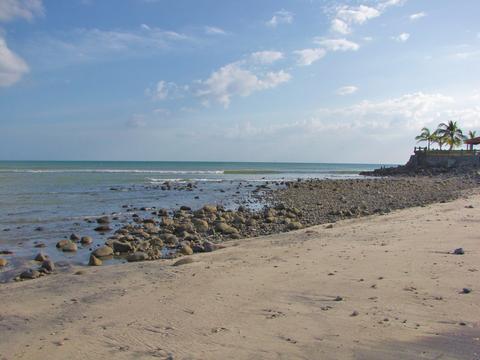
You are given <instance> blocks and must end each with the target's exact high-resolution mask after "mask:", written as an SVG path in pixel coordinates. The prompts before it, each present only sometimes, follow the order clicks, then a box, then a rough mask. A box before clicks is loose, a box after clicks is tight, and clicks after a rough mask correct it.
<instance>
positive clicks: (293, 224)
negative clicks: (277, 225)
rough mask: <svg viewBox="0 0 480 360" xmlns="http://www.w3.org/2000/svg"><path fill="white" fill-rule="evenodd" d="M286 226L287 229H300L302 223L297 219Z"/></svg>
mask: <svg viewBox="0 0 480 360" xmlns="http://www.w3.org/2000/svg"><path fill="white" fill-rule="evenodd" d="M287 228H288V230H300V229H302V228H303V225H302V224H301V223H300V222H298V221H292V222H291V223H290V224H288V226H287Z"/></svg>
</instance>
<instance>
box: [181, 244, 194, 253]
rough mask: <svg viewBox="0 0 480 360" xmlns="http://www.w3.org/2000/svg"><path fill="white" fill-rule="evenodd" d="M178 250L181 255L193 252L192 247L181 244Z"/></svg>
mask: <svg viewBox="0 0 480 360" xmlns="http://www.w3.org/2000/svg"><path fill="white" fill-rule="evenodd" d="M180 252H181V253H182V254H183V255H192V254H193V250H192V248H191V247H190V246H188V245H182V248H181V249H180Z"/></svg>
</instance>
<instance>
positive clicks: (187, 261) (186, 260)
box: [172, 256, 195, 266]
mask: <svg viewBox="0 0 480 360" xmlns="http://www.w3.org/2000/svg"><path fill="white" fill-rule="evenodd" d="M193 262H195V260H194V259H193V258H192V257H190V256H188V257H184V258H181V259H180V260H177V261H176V262H174V263H173V264H172V266H180V265H186V264H191V263H193Z"/></svg>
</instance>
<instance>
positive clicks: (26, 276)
mask: <svg viewBox="0 0 480 360" xmlns="http://www.w3.org/2000/svg"><path fill="white" fill-rule="evenodd" d="M38 277H40V272H38V271H37V270H33V269H28V270H26V271H24V272H22V273H21V274H20V279H23V280H31V279H36V278H38Z"/></svg>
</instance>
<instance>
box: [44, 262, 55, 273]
mask: <svg viewBox="0 0 480 360" xmlns="http://www.w3.org/2000/svg"><path fill="white" fill-rule="evenodd" d="M41 267H42V269H45V270H47V271H48V272H53V271H55V264H54V263H53V261H52V260H45V261H43V262H42V266H41Z"/></svg>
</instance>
